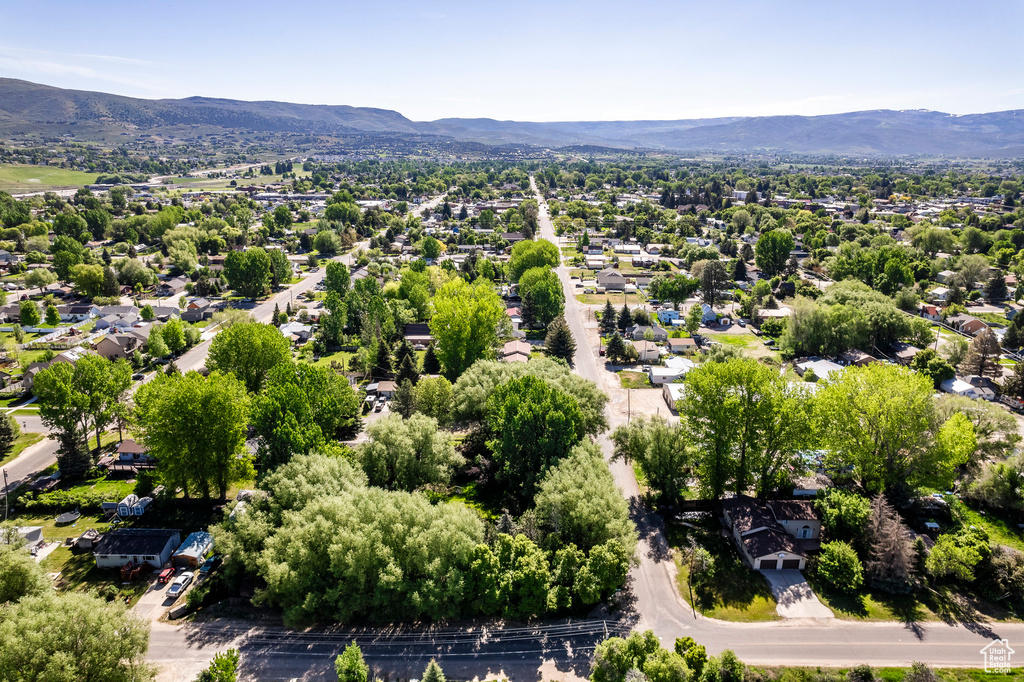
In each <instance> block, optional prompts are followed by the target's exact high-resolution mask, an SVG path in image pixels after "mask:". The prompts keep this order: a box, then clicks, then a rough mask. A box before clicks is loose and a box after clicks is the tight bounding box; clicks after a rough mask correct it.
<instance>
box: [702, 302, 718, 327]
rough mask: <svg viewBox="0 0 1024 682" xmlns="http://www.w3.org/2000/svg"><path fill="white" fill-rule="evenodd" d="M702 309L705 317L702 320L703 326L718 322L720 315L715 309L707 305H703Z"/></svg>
mask: <svg viewBox="0 0 1024 682" xmlns="http://www.w3.org/2000/svg"><path fill="white" fill-rule="evenodd" d="M700 307H701V310H702V311H703V313H704V314H703V316H702V317H701V318H700V321H701V324H711V323H712V322H717V321H718V315H717V314H716V313H715V311H714V309H713V308H712V307H711V306H709V305H708V304H707V303H701V304H700Z"/></svg>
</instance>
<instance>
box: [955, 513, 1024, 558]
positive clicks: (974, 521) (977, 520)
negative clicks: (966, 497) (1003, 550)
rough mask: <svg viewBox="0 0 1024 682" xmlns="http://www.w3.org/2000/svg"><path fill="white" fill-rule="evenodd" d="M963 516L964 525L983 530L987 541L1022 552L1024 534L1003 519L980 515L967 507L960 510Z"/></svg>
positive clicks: (1023, 550)
mask: <svg viewBox="0 0 1024 682" xmlns="http://www.w3.org/2000/svg"><path fill="white" fill-rule="evenodd" d="M959 509H960V513H962V514H963V517H964V523H966V524H967V525H970V526H977V527H978V528H983V529H984V530H985V532H986V533H988V539H989V540H991V541H992V542H995V543H997V544H1000V545H1007V546H1008V547H1013V548H1014V549H1016V550H1018V551H1020V552H1024V534H1022V533H1021V531H1019V530H1017V528H1016V527H1015V526H1014V525H1012V524H1010V523H1008V522H1006V521H1004V520H1003V519H1001V518H999V517H997V516H992V515H991V514H985V515H982V514H980V513H978V512H976V511H974V510H973V509H971V508H969V507H968V506H967V505H963V506H961V507H960V508H959Z"/></svg>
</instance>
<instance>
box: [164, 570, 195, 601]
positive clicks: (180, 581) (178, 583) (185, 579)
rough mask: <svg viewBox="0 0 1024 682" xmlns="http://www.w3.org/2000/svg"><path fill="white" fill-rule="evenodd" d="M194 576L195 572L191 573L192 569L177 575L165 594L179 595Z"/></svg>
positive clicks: (169, 595)
mask: <svg viewBox="0 0 1024 682" xmlns="http://www.w3.org/2000/svg"><path fill="white" fill-rule="evenodd" d="M194 577H195V573H193V572H192V571H185V572H184V573H182V574H181V575H179V576H178V577H177V578H175V579H174V582H173V583H171V586H170V587H169V588H167V596H168V597H177V596H179V595H180V594H181V593H182V592H184V591H185V588H186V587H188V584H189V583H190V582H192V578H194Z"/></svg>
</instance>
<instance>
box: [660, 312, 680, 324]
mask: <svg viewBox="0 0 1024 682" xmlns="http://www.w3.org/2000/svg"><path fill="white" fill-rule="evenodd" d="M678 319H679V311H678V310H672V309H665V310H659V311H658V321H659V322H661V323H662V324H672V320H678Z"/></svg>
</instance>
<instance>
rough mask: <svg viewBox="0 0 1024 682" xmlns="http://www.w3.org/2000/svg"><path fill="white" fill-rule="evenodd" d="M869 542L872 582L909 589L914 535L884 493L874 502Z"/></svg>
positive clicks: (893, 589)
mask: <svg viewBox="0 0 1024 682" xmlns="http://www.w3.org/2000/svg"><path fill="white" fill-rule="evenodd" d="M868 542H869V545H870V551H869V557H870V558H869V560H868V561H867V562H866V563H865V569H866V571H865V572H866V574H867V578H868V582H869V583H870V584H872V585H874V586H875V587H878V588H879V589H882V590H884V591H886V592H893V593H898V592H907V591H909V590H910V588H911V583H910V577H911V571H912V569H913V566H914V550H913V547H911V545H910V535H909V534H908V532H907V529H906V527H905V526H904V525H903V522H902V521H900V517H899V515H898V514H897V513H896V510H894V509H893V508H892V506H891V505H890V504H889V503H888V502H886V500H885V497H884V496H883V495H878V496H877V497H876V498H875V499H874V500H873V501H872V503H871V518H870V520H869V522H868Z"/></svg>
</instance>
